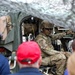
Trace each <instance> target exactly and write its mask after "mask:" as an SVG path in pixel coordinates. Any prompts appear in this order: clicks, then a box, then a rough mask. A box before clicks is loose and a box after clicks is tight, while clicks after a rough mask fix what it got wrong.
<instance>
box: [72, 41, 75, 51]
mask: <svg viewBox="0 0 75 75" xmlns="http://www.w3.org/2000/svg"><path fill="white" fill-rule="evenodd" d="M72 50H73V52H75V40H73V42H72Z"/></svg>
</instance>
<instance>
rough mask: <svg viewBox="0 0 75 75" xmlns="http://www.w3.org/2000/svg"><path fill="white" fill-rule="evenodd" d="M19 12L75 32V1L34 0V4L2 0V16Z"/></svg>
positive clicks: (0, 8) (0, 11) (0, 1)
mask: <svg viewBox="0 0 75 75" xmlns="http://www.w3.org/2000/svg"><path fill="white" fill-rule="evenodd" d="M18 11H21V12H27V13H29V14H31V15H34V16H36V17H39V18H41V19H44V20H48V21H50V22H51V23H54V24H55V25H57V26H62V27H65V28H71V29H73V30H74V31H75V0H33V2H32V3H22V2H12V1H11V0H0V16H2V15H7V14H8V12H18ZM35 13H36V14H35Z"/></svg>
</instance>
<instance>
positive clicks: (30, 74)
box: [10, 67, 43, 75]
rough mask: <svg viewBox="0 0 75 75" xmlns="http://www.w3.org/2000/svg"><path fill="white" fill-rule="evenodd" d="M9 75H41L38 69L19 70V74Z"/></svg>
mask: <svg viewBox="0 0 75 75" xmlns="http://www.w3.org/2000/svg"><path fill="white" fill-rule="evenodd" d="M10 75H43V74H42V73H41V72H40V71H39V69H37V68H31V67H26V68H22V69H20V70H19V72H17V73H15V74H10Z"/></svg>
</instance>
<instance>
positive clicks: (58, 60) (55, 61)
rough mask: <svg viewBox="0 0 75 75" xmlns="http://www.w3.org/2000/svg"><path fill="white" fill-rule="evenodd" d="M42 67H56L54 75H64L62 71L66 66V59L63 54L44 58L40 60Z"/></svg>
mask: <svg viewBox="0 0 75 75" xmlns="http://www.w3.org/2000/svg"><path fill="white" fill-rule="evenodd" d="M42 65H44V66H46V65H50V66H51V65H56V74H57V75H64V70H65V66H66V57H65V55H64V54H61V53H60V54H55V55H52V56H49V57H45V58H43V60H42Z"/></svg>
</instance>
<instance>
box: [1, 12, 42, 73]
mask: <svg viewBox="0 0 75 75" xmlns="http://www.w3.org/2000/svg"><path fill="white" fill-rule="evenodd" d="M41 21H42V19H39V18H37V17H35V16H32V15H27V14H26V13H20V12H19V13H9V14H8V15H6V16H2V17H0V53H2V54H3V55H5V56H6V57H7V58H8V59H9V64H10V69H11V72H16V71H17V70H18V68H17V67H16V66H17V64H16V56H15V52H16V50H17V47H18V45H19V44H21V43H22V42H24V41H29V40H34V38H35V37H36V35H37V34H38V33H39V24H40V22H41Z"/></svg>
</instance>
